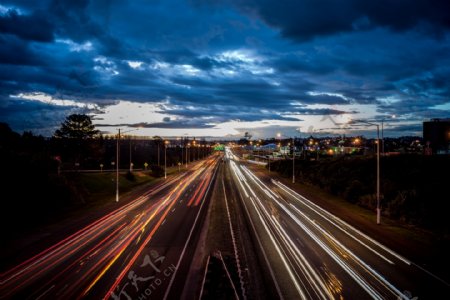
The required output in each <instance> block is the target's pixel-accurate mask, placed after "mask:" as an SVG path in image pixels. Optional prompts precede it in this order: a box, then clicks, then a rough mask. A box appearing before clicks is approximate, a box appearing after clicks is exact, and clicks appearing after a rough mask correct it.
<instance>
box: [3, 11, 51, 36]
mask: <svg viewBox="0 0 450 300" xmlns="http://www.w3.org/2000/svg"><path fill="white" fill-rule="evenodd" d="M48 19H49V16H48V15H47V14H45V13H44V12H42V11H36V12H34V13H33V14H32V15H19V13H18V12H17V11H16V10H13V9H10V10H8V12H7V13H6V14H4V15H3V16H1V15H0V33H7V34H13V35H16V36H18V37H20V38H22V39H24V40H32V41H39V42H51V41H53V30H54V28H53V25H52V24H51V23H50V22H49V20H48Z"/></svg>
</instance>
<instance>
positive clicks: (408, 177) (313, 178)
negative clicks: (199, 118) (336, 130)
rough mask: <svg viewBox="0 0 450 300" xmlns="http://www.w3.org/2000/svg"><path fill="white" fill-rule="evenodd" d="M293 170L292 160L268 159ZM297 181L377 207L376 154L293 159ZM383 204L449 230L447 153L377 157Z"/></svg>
mask: <svg viewBox="0 0 450 300" xmlns="http://www.w3.org/2000/svg"><path fill="white" fill-rule="evenodd" d="M271 168H272V170H275V171H278V172H279V173H281V174H282V175H283V176H286V177H289V176H292V160H283V161H277V162H274V163H272V165H271ZM295 170H296V179H297V181H298V182H303V183H307V184H312V185H315V186H318V187H320V188H321V189H324V190H326V191H328V192H329V193H331V194H333V195H337V196H340V197H342V198H344V199H345V200H347V201H349V202H351V203H355V204H358V205H360V206H363V207H365V208H368V209H371V210H375V209H376V157H374V156H366V157H340V158H328V159H322V160H318V161H314V160H298V161H296V166H295ZM380 182H381V208H382V214H383V215H384V216H386V217H389V218H392V219H396V220H401V221H404V222H405V223H407V224H412V225H417V226H420V227H423V228H426V229H432V230H434V231H436V232H440V233H444V234H449V233H450V218H449V217H448V216H449V211H450V156H448V155H447V156H444V155H442V156H439V155H436V156H424V155H398V156H387V157H382V158H381V181H380Z"/></svg>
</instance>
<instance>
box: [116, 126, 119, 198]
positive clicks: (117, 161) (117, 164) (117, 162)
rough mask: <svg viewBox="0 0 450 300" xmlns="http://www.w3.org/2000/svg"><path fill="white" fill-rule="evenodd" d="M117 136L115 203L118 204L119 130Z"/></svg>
mask: <svg viewBox="0 0 450 300" xmlns="http://www.w3.org/2000/svg"><path fill="white" fill-rule="evenodd" d="M118 130H119V133H118V134H117V144H116V202H119V151H120V147H119V140H120V128H119V129H118Z"/></svg>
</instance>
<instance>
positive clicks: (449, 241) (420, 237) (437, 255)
mask: <svg viewBox="0 0 450 300" xmlns="http://www.w3.org/2000/svg"><path fill="white" fill-rule="evenodd" d="M249 167H250V168H251V169H252V170H253V171H254V172H256V173H258V172H261V173H264V174H268V170H266V169H265V168H264V167H262V166H258V165H253V164H249ZM270 176H271V177H272V178H273V179H278V180H279V181H281V182H282V183H283V184H285V185H287V186H288V187H290V188H292V189H293V190H295V191H297V192H298V193H299V194H301V195H303V196H304V197H306V198H308V199H309V200H311V201H313V202H314V203H316V204H317V205H319V206H321V207H322V208H324V209H326V210H327V211H329V212H331V213H333V214H334V215H336V216H337V217H339V218H341V219H342V220H344V221H346V222H347V223H349V224H351V225H352V226H354V227H356V228H358V229H359V230H361V231H362V232H364V233H366V234H367V235H369V236H371V237H372V238H374V239H376V240H377V241H379V242H381V243H382V244H384V245H386V246H387V247H389V248H391V249H393V250H394V251H396V252H397V253H399V254H401V255H403V256H404V257H406V258H408V259H410V260H411V261H412V262H414V263H415V264H417V265H419V266H420V267H422V268H425V269H426V270H428V271H430V272H432V273H433V274H435V275H437V276H439V277H440V278H442V279H444V280H445V281H447V282H450V272H449V271H448V270H449V267H450V260H449V259H448V258H447V256H448V253H450V237H448V236H443V235H439V234H436V233H434V232H431V231H428V230H425V229H422V228H418V227H414V226H411V225H408V224H405V223H402V222H399V221H396V220H391V219H388V218H387V217H384V216H382V219H381V224H380V225H377V224H376V213H375V211H374V212H372V211H370V210H367V209H364V208H362V207H360V206H357V205H354V204H351V203H349V202H347V201H345V200H344V199H342V198H339V197H336V196H334V195H330V194H329V193H327V192H325V191H323V190H321V189H319V188H317V187H315V186H311V185H306V184H303V183H299V182H297V183H295V184H293V183H292V179H291V178H285V177H282V176H280V175H279V174H278V173H275V172H270Z"/></svg>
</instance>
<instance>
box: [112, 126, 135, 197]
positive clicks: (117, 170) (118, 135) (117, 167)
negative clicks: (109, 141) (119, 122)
mask: <svg viewBox="0 0 450 300" xmlns="http://www.w3.org/2000/svg"><path fill="white" fill-rule="evenodd" d="M136 130H139V128H136V129H131V130H127V131H123V132H122V133H126V132H131V131H136ZM117 131H118V134H117V142H116V202H119V161H120V160H119V158H120V155H119V153H120V147H119V141H120V128H119V129H117ZM130 162H131V156H130Z"/></svg>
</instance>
